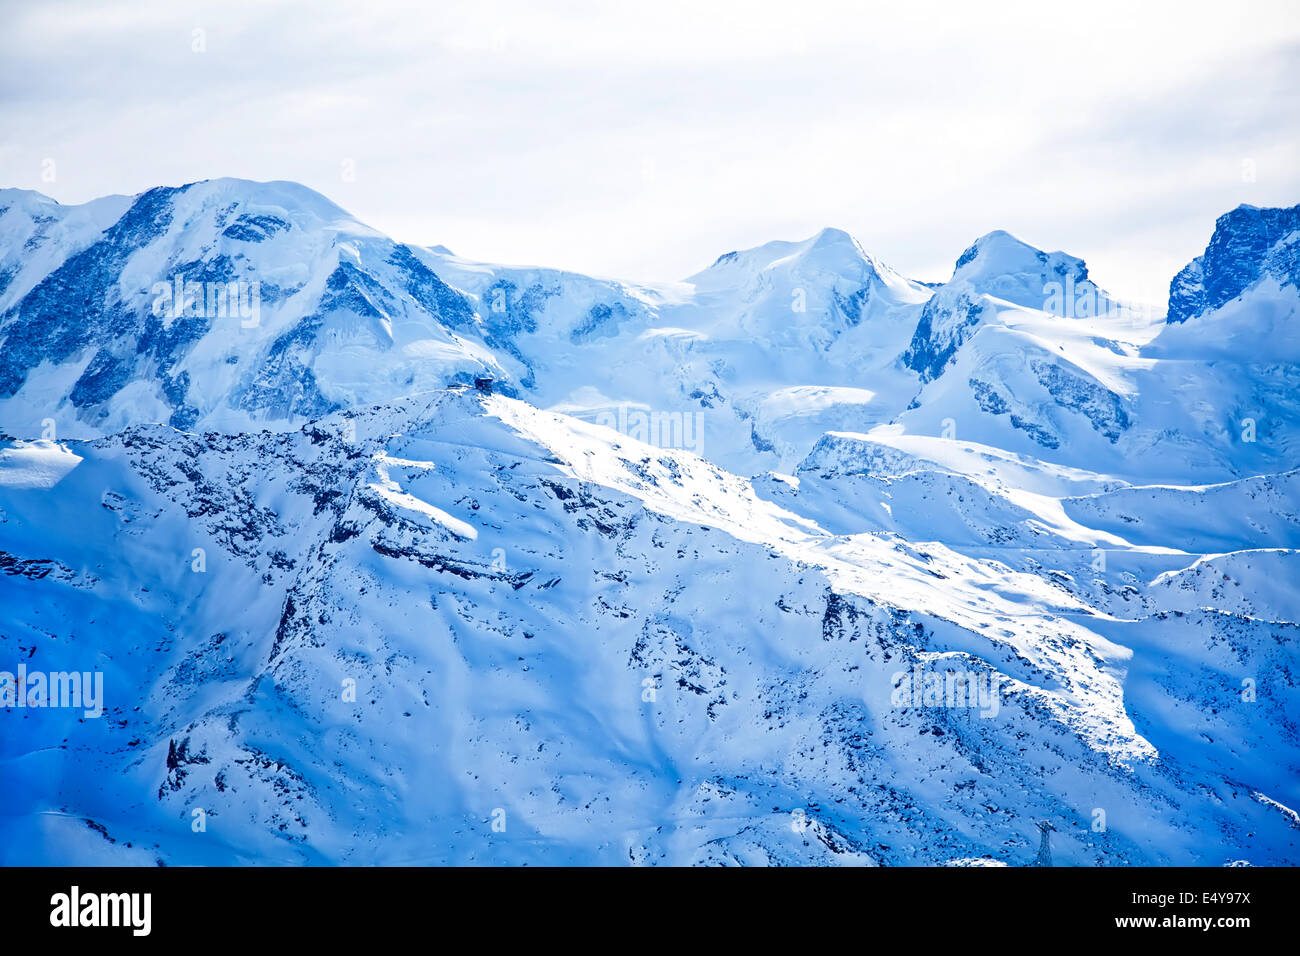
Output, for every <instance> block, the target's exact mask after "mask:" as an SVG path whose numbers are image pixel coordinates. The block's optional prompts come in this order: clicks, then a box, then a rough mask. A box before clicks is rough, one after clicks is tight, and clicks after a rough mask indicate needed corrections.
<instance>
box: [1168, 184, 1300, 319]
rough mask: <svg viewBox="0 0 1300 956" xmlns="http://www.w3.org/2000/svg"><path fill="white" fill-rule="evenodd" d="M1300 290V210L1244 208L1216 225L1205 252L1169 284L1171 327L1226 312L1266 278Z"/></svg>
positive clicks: (1236, 210) (1237, 209)
mask: <svg viewBox="0 0 1300 956" xmlns="http://www.w3.org/2000/svg"><path fill="white" fill-rule="evenodd" d="M1265 278H1271V279H1273V280H1274V281H1276V282H1277V284H1278V285H1279V286H1282V287H1289V288H1292V289H1294V288H1297V287H1298V286H1300V205H1296V206H1292V207H1290V208H1260V207H1258V206H1250V205H1245V204H1243V205H1240V206H1238V207H1237V208H1236V209H1233V210H1231V211H1229V212H1226V213H1224V214H1223V215H1222V216H1220V217H1219V218H1218V220H1217V221H1216V222H1215V224H1214V235H1213V236H1211V237H1210V242H1209V245H1207V246H1206V247H1205V252H1204V253H1203V254H1202V255H1200V256H1197V257H1196V258H1195V259H1193V260H1192V261H1191V262H1189V263H1188V264H1187V265H1186V266H1185V267H1184V268H1183V269H1182V271H1181V272H1179V273H1178V275H1176V276H1174V278H1173V280H1172V281H1171V282H1170V283H1169V313H1168V318H1167V321H1168V322H1169V323H1171V324H1173V323H1180V322H1186V321H1187V320H1188V319H1192V318H1196V317H1197V316H1199V315H1203V314H1204V313H1206V312H1212V311H1214V310H1215V309H1218V308H1220V307H1222V306H1223V305H1224V304H1225V303H1227V302H1228V301H1230V300H1231V299H1234V298H1236V297H1237V296H1239V295H1241V294H1242V293H1243V292H1245V291H1246V290H1247V289H1249V288H1251V287H1252V286H1254V285H1255V284H1256V283H1258V282H1260V281H1261V280H1262V279H1265Z"/></svg>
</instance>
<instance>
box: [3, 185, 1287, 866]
mask: <svg viewBox="0 0 1300 956" xmlns="http://www.w3.org/2000/svg"><path fill="white" fill-rule="evenodd" d="M1243 209H1245V211H1244V212H1243ZM1243 209H1239V210H1236V211H1234V212H1233V213H1230V214H1229V215H1228V216H1225V217H1223V218H1222V219H1220V221H1219V227H1218V228H1217V229H1216V233H1215V240H1214V241H1212V243H1211V248H1210V249H1207V252H1206V254H1205V256H1203V257H1202V258H1201V259H1200V260H1198V263H1199V265H1198V264H1195V263H1194V264H1193V266H1189V267H1188V270H1184V273H1183V275H1184V276H1192V275H1193V272H1194V275H1195V279H1194V281H1193V280H1192V279H1188V280H1187V281H1185V282H1183V283H1182V284H1181V285H1180V283H1179V281H1178V280H1176V281H1175V286H1176V287H1177V288H1178V289H1182V290H1186V295H1185V296H1184V297H1183V298H1180V299H1179V301H1180V303H1182V304H1180V305H1178V306H1177V311H1176V310H1175V306H1174V304H1173V303H1174V299H1175V298H1176V297H1177V295H1183V293H1181V292H1180V293H1178V294H1177V295H1175V294H1173V293H1171V305H1170V318H1171V321H1170V322H1169V323H1166V322H1164V321H1162V317H1160V316H1157V315H1151V314H1149V313H1140V312H1135V311H1132V310H1126V309H1124V308H1121V307H1120V306H1119V304H1118V303H1115V302H1113V301H1112V299H1111V297H1110V296H1108V295H1107V294H1106V293H1105V292H1104V290H1102V289H1101V288H1100V287H1099V286H1097V285H1096V284H1095V283H1094V282H1093V280H1092V279H1091V278H1090V277H1089V274H1088V271H1087V268H1086V266H1085V265H1084V263H1083V262H1082V261H1081V260H1079V259H1077V258H1074V257H1072V256H1069V255H1066V254H1064V253H1045V252H1041V251H1039V250H1036V249H1034V248H1033V247H1031V246H1028V245H1026V244H1025V243H1022V242H1020V241H1019V240H1016V239H1014V238H1013V237H1011V236H1009V235H1007V234H1006V233H991V234H989V235H988V236H985V237H983V238H981V239H979V240H977V241H976V242H975V244H974V245H973V246H972V247H971V248H970V249H969V250H967V252H966V253H964V254H963V255H962V256H961V257H960V258H959V259H958V261H957V265H956V268H955V270H954V274H953V277H952V278H951V280H949V282H947V283H943V284H940V285H937V286H929V285H925V284H921V283H917V282H913V281H911V280H908V279H906V278H904V277H902V276H901V275H899V274H898V273H897V272H895V271H894V270H892V269H890V268H889V267H888V266H887V265H885V264H884V263H882V262H880V261H879V260H878V259H876V258H875V257H874V256H872V255H870V254H868V253H867V252H865V251H864V250H862V249H861V247H860V246H858V244H857V243H856V242H854V241H853V240H852V238H851V237H849V236H848V235H847V234H845V233H843V232H840V231H838V230H825V231H823V232H822V233H820V234H818V235H817V236H814V237H812V238H810V239H808V240H805V241H803V242H778V243H769V244H767V245H765V246H761V247H758V248H756V249H752V250H742V251H738V252H735V253H728V254H727V255H724V256H722V257H721V258H720V259H719V260H718V261H717V262H715V263H714V264H713V265H712V266H710V267H709V268H708V269H705V270H704V271H702V272H700V273H697V274H696V275H694V276H691V277H689V278H688V279H686V280H683V281H682V282H678V283H667V284H663V285H658V286H648V285H634V284H629V283H622V282H618V281H615V280H609V279H597V278H591V277H586V276H580V275H575V274H572V273H565V272H560V271H557V270H549V269H543V268H534V267H512V266H497V265H491V264H485V263H477V262H473V261H471V260H467V259H463V258H460V257H457V256H455V255H453V254H452V253H450V252H448V251H447V250H446V249H443V248H441V247H438V248H432V249H422V248H415V247H410V246H406V245H402V244H400V243H396V242H393V241H392V240H390V239H388V238H386V237H384V236H382V235H380V234H378V233H375V232H374V231H373V230H370V229H368V228H367V227H365V226H363V225H361V224H359V223H357V222H356V221H355V220H353V219H351V218H350V217H348V216H347V214H346V213H344V212H343V211H342V210H339V209H338V208H337V207H335V206H333V205H332V204H331V203H329V202H328V201H327V200H324V199H323V198H322V197H319V196H317V195H316V194H314V193H311V192H310V191H308V190H305V189H302V187H299V186H295V185H293V184H287V183H270V184H252V183H243V182H240V181H236V180H221V181H215V182H210V183H199V184H194V185H192V186H189V187H182V188H180V189H157V190H151V191H150V192H147V193H144V194H142V195H141V196H138V197H108V198H106V199H102V200H98V201H96V202H94V203H90V204H87V205H85V206H79V207H61V206H58V205H57V204H54V203H52V202H51V201H49V200H46V199H44V197H40V196H37V195H36V194H31V193H22V192H19V191H13V190H11V191H6V192H4V193H0V210H3V211H0V432H3V433H4V437H3V438H0V606H3V607H4V609H5V610H4V612H3V613H0V684H2V683H3V674H4V673H5V672H8V673H14V672H15V670H16V668H17V667H18V666H19V665H20V664H21V665H22V667H23V668H24V672H25V673H26V672H33V673H35V672H39V673H42V674H51V675H52V674H57V673H65V672H78V673H90V672H98V673H100V674H101V675H102V677H103V685H104V699H103V700H102V701H101V703H102V705H103V715H102V717H98V718H96V717H89V716H87V715H86V713H85V712H84V711H83V709H75V708H54V707H44V706H40V705H39V704H36V705H33V706H22V707H20V706H17V702H16V701H14V702H12V704H11V705H8V706H6V700H5V698H4V697H3V694H4V692H5V688H4V687H3V686H0V720H3V721H4V724H3V728H4V729H3V732H0V767H3V770H4V774H5V777H6V780H8V781H9V782H10V785H9V786H7V787H5V788H3V790H0V848H2V849H0V863H20V862H51V863H69V862H81V863H86V862H89V863H129V864H142V865H152V864H154V863H165V864H169V865H172V864H195V863H197V864H209V863H237V862H258V861H268V862H281V863H339V862H345V863H379V864H398V863H435V862H442V863H447V862H450V863H489V862H490V863H569V862H580V863H599V864H620V865H621V864H654V863H669V864H771V863H836V864H860V865H898V864H969V863H972V862H977V863H1003V864H1010V865H1020V864H1027V863H1029V862H1031V861H1032V860H1033V858H1034V852H1035V847H1036V845H1037V841H1038V830H1037V828H1036V826H1035V821H1037V820H1042V819H1048V820H1051V821H1052V822H1053V823H1054V825H1055V826H1056V834H1055V836H1054V843H1053V854H1054V856H1055V858H1056V859H1057V861H1058V862H1062V863H1067V864H1089V865H1091V864H1108V865H1109V864H1212V865H1217V864H1220V863H1225V862H1230V861H1234V860H1243V859H1244V860H1248V861H1250V862H1253V863H1260V864H1294V863H1296V862H1297V861H1300V852H1298V849H1297V848H1298V847H1300V817H1298V816H1297V814H1296V812H1295V810H1294V808H1296V807H1298V806H1300V785H1298V784H1297V780H1300V773H1297V771H1298V770H1300V724H1297V717H1296V715H1297V714H1300V697H1298V696H1297V694H1298V693H1300V692H1298V691H1297V689H1296V688H1297V682H1296V680H1295V673H1296V668H1297V658H1296V650H1295V647H1296V644H1295V641H1296V637H1297V628H1298V627H1300V604H1297V593H1298V592H1297V589H1296V588H1295V587H1293V586H1292V584H1291V583H1290V582H1291V581H1292V580H1293V579H1294V574H1291V573H1289V572H1291V571H1292V570H1294V567H1293V566H1294V564H1295V560H1296V548H1297V542H1300V482H1298V481H1297V474H1300V472H1298V471H1297V468H1300V460H1297V458H1298V457H1300V449H1298V448H1297V446H1296V445H1295V443H1294V442H1293V440H1292V435H1293V432H1294V429H1295V425H1296V423H1297V422H1300V409H1297V408H1296V407H1295V404H1294V401H1295V400H1294V399H1293V398H1292V397H1291V396H1293V395H1295V394H1296V392H1295V390H1294V389H1293V388H1292V387H1291V386H1292V385H1293V384H1294V381H1293V379H1294V374H1295V373H1294V367H1295V366H1294V362H1296V361H1300V339H1298V338H1297V337H1296V333H1295V329H1296V328H1297V327H1298V326H1297V324H1296V323H1297V321H1300V320H1297V319H1296V316H1295V311H1296V307H1297V305H1298V304H1300V295H1297V291H1296V284H1295V282H1294V275H1295V271H1294V259H1293V258H1292V259H1288V258H1287V257H1288V255H1289V254H1290V253H1289V252H1288V250H1292V249H1294V239H1292V238H1288V237H1290V236H1291V235H1292V233H1293V232H1294V226H1293V225H1292V226H1289V225H1288V223H1292V222H1293V218H1288V217H1294V215H1295V213H1296V210H1249V209H1248V208H1247V207H1243ZM1297 209H1300V207H1297ZM1288 229H1290V230H1291V232H1288V231H1287V230H1288ZM1221 234H1222V235H1221ZM1288 263H1289V264H1288ZM1288 269H1289V270H1290V272H1288V271H1287V270H1288ZM1189 270H1192V271H1189ZM1288 275H1289V276H1290V277H1291V279H1289V280H1288V279H1286V276H1288ZM178 277H179V283H178V282H177V278H178ZM189 283H194V285H193V286H192V287H191V286H190V285H188V284H189ZM253 283H257V285H256V286H254V285H253ZM1194 288H1195V289H1196V290H1199V291H1193V289H1194ZM254 289H256V295H257V296H258V298H257V299H256V300H255V299H254V298H253V293H254ZM1231 289H1235V290H1236V291H1232V292H1228V291H1226V290H1231ZM223 290H224V295H225V299H224V309H217V308H216V306H217V305H220V304H221V299H220V297H219V296H218V295H217V293H221V292H223ZM210 293H211V295H210ZM1193 300H1195V303H1194V304H1193ZM232 302H233V303H234V304H233V305H232ZM1215 303H1217V304H1215ZM209 306H212V308H209ZM219 312H224V314H218V313H219ZM1175 314H1176V315H1177V316H1179V317H1178V318H1175ZM1252 335H1254V336H1256V337H1258V336H1260V335H1264V336H1266V337H1267V339H1268V341H1269V343H1270V348H1269V354H1268V355H1260V354H1258V346H1257V345H1255V344H1253V343H1254V342H1255V341H1257V338H1255V339H1253V338H1252ZM1293 353H1294V354H1293ZM485 374H489V375H492V376H493V377H494V378H495V383H494V386H493V389H492V392H488V391H483V390H479V389H475V388H472V387H467V386H466V385H465V384H464V383H467V382H470V381H472V380H473V379H474V378H477V377H480V376H483V375H485ZM493 392H494V393H493ZM1246 419H1249V420H1250V421H1251V424H1250V425H1249V426H1247V425H1244V424H1242V422H1243V421H1244V420H1246ZM751 476H752V477H751ZM24 703H26V701H24Z"/></svg>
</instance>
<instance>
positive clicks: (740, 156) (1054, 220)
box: [0, 0, 1300, 299]
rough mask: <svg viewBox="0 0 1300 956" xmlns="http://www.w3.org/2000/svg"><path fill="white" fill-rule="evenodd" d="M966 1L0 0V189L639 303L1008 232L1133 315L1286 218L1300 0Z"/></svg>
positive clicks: (922, 259)
mask: <svg viewBox="0 0 1300 956" xmlns="http://www.w3.org/2000/svg"><path fill="white" fill-rule="evenodd" d="M988 6H989V7H992V9H985V8H984V7H985V5H984V4H977V3H954V4H951V5H949V4H934V5H931V4H925V3H916V2H911V0H909V2H898V0H895V2H890V3H887V4H863V3H844V4H836V3H819V2H812V0H787V2H783V3H766V2H756V0H747V2H743V3H714V2H709V0H690V2H682V3H679V2H675V0H641V2H637V3H621V2H611V0H606V2H593V3H584V2H564V3H554V2H553V3H542V2H537V3H531V4H515V3H493V2H491V0H472V2H467V3H459V2H457V3H444V2H440V0H432V2H425V3H418V2H411V3H399V2H382V0H339V2H316V3H313V4H311V5H310V6H307V5H304V6H302V7H296V6H293V5H289V4H279V3H274V2H266V0H259V2H251V0H250V2H230V0H225V2H222V3H191V2H184V0H157V2H153V0H133V2H131V3H120V4H119V3H113V2H102V0H84V2H57V0H56V2H43V3H30V4H18V3H14V2H12V0H4V2H0V184H2V185H6V186H22V187H27V188H32V189H39V190H40V191H42V192H44V193H46V194H47V195H50V196H53V197H54V198H56V199H58V200H59V201H60V202H81V201H84V200H86V199H90V198H93V197H95V196H99V195H104V194H107V193H135V192H139V191H141V190H143V189H146V188H148V187H150V186H154V185H159V184H180V183H185V182H191V181H193V180H197V179H206V178H210V177H216V176H240V177H245V178H249V179H261V180H265V179H291V180H297V181H299V182H302V183H305V184H306V185H308V186H311V187H312V188H314V189H317V190H319V191H320V192H322V193H324V194H325V195H327V196H329V197H330V198H331V199H333V200H334V201H336V202H337V203H339V204H340V205H342V206H343V207H345V208H346V209H348V210H350V211H351V212H352V213H353V214H355V215H356V216H357V217H358V218H359V219H361V220H363V221H365V222H367V223H369V224H370V225H372V226H374V227H376V228H378V229H381V230H383V231H385V232H387V233H389V234H390V235H392V236H393V237H394V238H397V239H400V240H404V241H408V242H415V243H421V244H430V245H431V244H434V243H443V244H445V245H447V246H449V247H450V248H451V249H452V250H454V251H455V252H457V253H459V254H461V255H464V256H468V257H472V258H477V259H485V260H489V261H498V262H510V263H534V264H540V265H550V266H558V267H564V268H570V269H575V270H579V271H582V272H588V273H597V274H602V275H613V276H619V277H625V278H631V279H641V280H653V279H675V278H680V277H683V276H685V275H688V274H690V273H692V272H695V271H697V270H698V269H700V268H702V267H704V266H706V265H708V264H709V263H710V262H712V261H713V259H715V258H716V257H717V256H718V255H719V254H720V253H723V252H727V251H729V250H731V249H736V248H744V247H747V246H753V245H757V244H760V243H762V242H766V241H768V240H770V239H798V238H803V237H806V236H808V235H811V234H812V233H814V232H816V231H817V230H818V229H820V228H821V227H823V226H827V225H833V226H838V227H840V228H843V229H846V230H848V231H849V232H851V233H853V234H854V235H855V236H856V237H857V238H858V239H859V240H860V241H861V243H862V244H863V245H864V246H865V247H866V248H867V249H869V250H871V251H872V252H874V253H875V254H876V255H878V256H879V257H880V258H881V259H883V260H885V261H886V262H889V263H890V264H891V265H893V266H895V267H896V268H898V269H900V270H901V271H903V272H905V273H908V274H910V275H913V276H915V277H917V278H921V279H931V280H936V279H944V278H947V276H948V275H949V274H950V273H951V271H952V264H953V261H954V260H955V259H956V258H957V256H958V255H959V254H960V253H961V251H962V250H963V249H964V248H965V247H966V246H967V245H968V244H969V243H970V241H971V240H972V239H974V238H975V237H976V236H978V235H981V234H983V233H985V232H988V231H989V230H992V229H999V228H1001V229H1007V230H1010V231H1011V232H1013V233H1015V234H1016V235H1018V236H1019V237H1020V238H1022V239H1024V240H1026V241H1027V242H1030V243H1033V244H1034V245H1037V246H1040V247H1043V248H1046V249H1048V250H1055V249H1064V250H1065V251H1067V252H1071V253H1073V254H1075V255H1079V256H1082V257H1084V258H1085V259H1087V260H1088V263H1089V266H1090V268H1091V271H1092V274H1093V276H1094V277H1095V278H1096V279H1097V280H1098V281H1099V282H1100V283H1101V284H1102V285H1104V286H1107V287H1109V288H1111V289H1112V290H1114V291H1116V292H1118V293H1120V294H1122V295H1128V296H1134V297H1139V298H1148V299H1150V298H1153V297H1161V299H1162V298H1163V295H1164V293H1165V292H1166V291H1167V287H1168V282H1169V279H1170V277H1171V276H1172V275H1173V273H1174V272H1175V271H1177V269H1178V268H1179V267H1181V266H1182V264H1184V263H1185V262H1186V261H1187V260H1188V259H1190V258H1192V257H1193V256H1195V255H1197V254H1198V253H1199V252H1200V251H1201V250H1202V249H1203V248H1204V246H1205V243H1206V241H1207V239H1208V238H1209V236H1210V233H1211V231H1212V229H1213V224H1214V219H1215V217H1216V216H1217V215H1219V214H1220V213H1222V212H1224V211H1226V210H1228V209H1230V208H1232V207H1233V206H1235V205H1237V204H1238V203H1242V202H1249V203H1254V204H1256V205H1294V204H1295V203H1297V202H1300V3H1297V2H1296V0H1282V2H1243V0H1219V2H1215V3H1200V2H1188V0H1180V2H1171V3H1153V2H1133V0H1126V2H1122V3H1115V4H1111V3H1098V2H1087V3H1079V2H1070V3H1060V4H1055V3H1046V2H1042V0H1037V2H1032V3H1024V4H1019V3H997V4H990V5H988ZM196 31H198V32H196ZM49 160H52V161H53V165H52V166H51V165H50V163H49V162H47V161H49ZM49 170H52V171H53V175H54V179H53V181H52V182H51V181H46V180H44V179H43V172H44V171H49Z"/></svg>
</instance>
